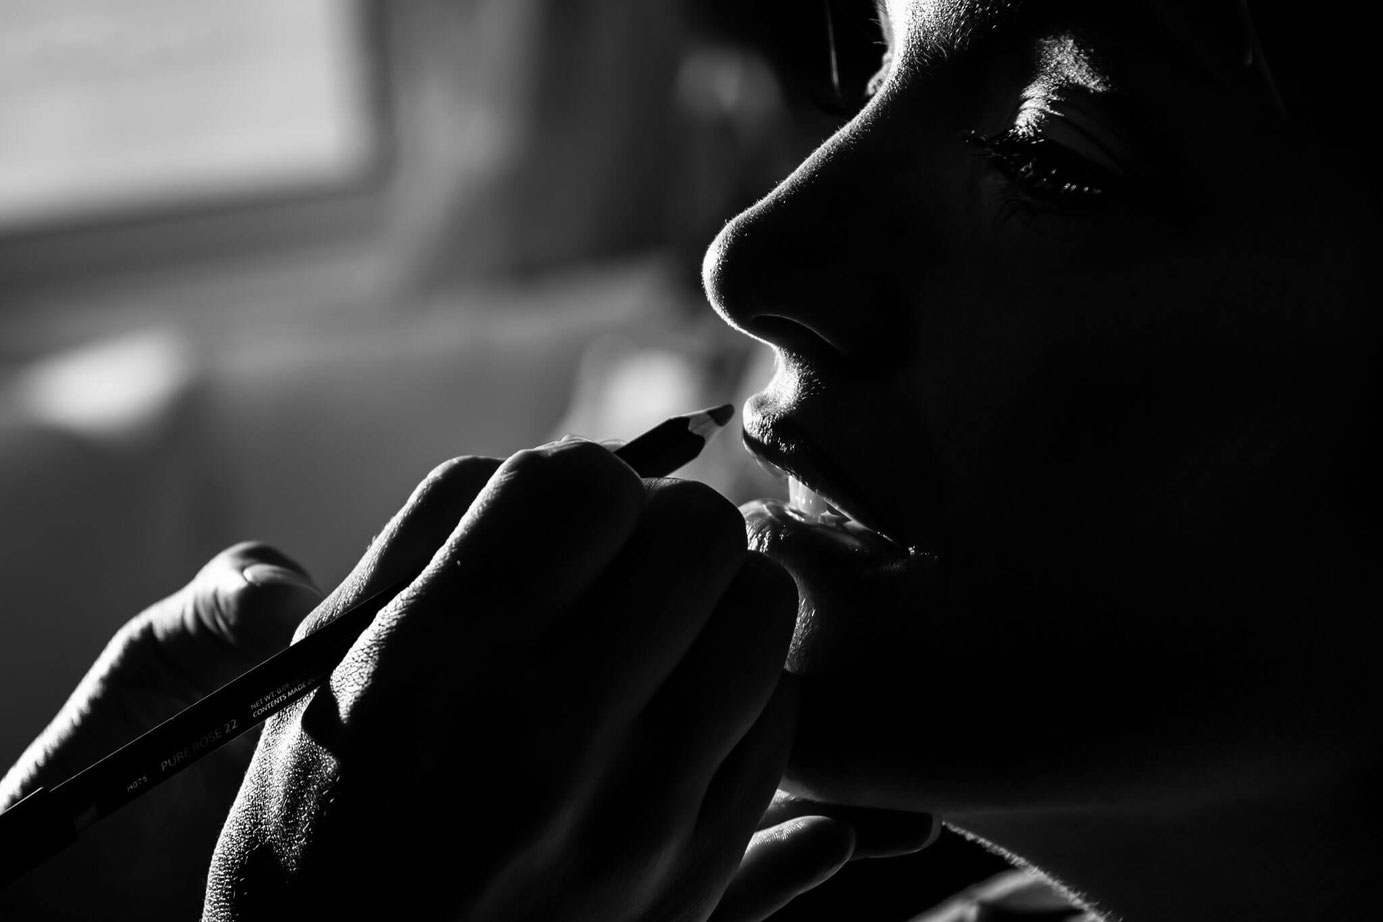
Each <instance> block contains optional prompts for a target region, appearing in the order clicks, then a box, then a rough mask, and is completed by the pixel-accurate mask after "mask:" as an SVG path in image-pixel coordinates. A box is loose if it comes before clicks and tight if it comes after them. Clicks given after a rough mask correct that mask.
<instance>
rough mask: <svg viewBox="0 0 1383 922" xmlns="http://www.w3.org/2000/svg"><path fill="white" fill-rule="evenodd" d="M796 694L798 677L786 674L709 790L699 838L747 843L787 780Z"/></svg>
mask: <svg viewBox="0 0 1383 922" xmlns="http://www.w3.org/2000/svg"><path fill="white" fill-rule="evenodd" d="M797 695H798V690H797V678H796V677H795V676H793V675H791V674H789V673H786V672H784V673H781V674H780V678H779V681H778V684H777V685H776V686H775V687H774V689H773V694H772V695H771V696H770V697H769V699H768V702H767V704H765V705H764V708H763V710H762V712H760V714H759V715H758V719H757V720H755V721H754V724H753V726H751V727H750V728H749V731H748V732H747V733H745V735H744V737H743V738H742V739H740V740H739V743H738V745H736V746H735V747H734V749H732V750H731V751H730V753H729V755H727V756H726V757H725V759H724V761H723V762H722V763H721V764H720V767H719V770H717V771H716V773H715V775H714V776H713V777H712V778H711V780H710V783H709V784H708V785H707V786H706V792H705V795H704V796H703V797H702V800H701V808H700V811H699V813H698V816H697V821H696V829H697V835H698V836H707V837H719V840H720V841H738V842H745V843H747V842H748V840H749V837H750V836H751V835H752V834H753V833H754V831H755V826H756V824H757V818H758V817H759V816H761V815H762V814H763V811H764V808H765V807H767V806H768V803H769V800H770V799H771V798H772V797H773V792H774V790H775V789H776V788H777V786H778V782H779V781H781V780H782V777H783V770H784V768H785V767H786V765H787V758H788V753H789V752H790V751H791V749H792V730H793V725H794V723H795V721H796V718H797Z"/></svg>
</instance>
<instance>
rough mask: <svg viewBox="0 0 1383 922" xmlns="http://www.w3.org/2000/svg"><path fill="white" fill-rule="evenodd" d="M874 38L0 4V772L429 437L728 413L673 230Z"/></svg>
mask: <svg viewBox="0 0 1383 922" xmlns="http://www.w3.org/2000/svg"><path fill="white" fill-rule="evenodd" d="M833 7H849V8H851V9H849V10H847V11H845V15H836V16H832V14H831V9H832V8H833ZM879 57H880V48H879V35H878V32H877V26H876V24H874V23H873V20H872V4H871V2H870V0H820V2H819V3H818V2H814V0H813V2H807V3H801V2H797V0H388V2H386V0H237V2H235V3H224V2H218V0H119V2H111V0H0V524H2V525H3V529H2V530H0V586H3V594H4V595H3V597H4V599H5V604H4V609H3V611H4V618H5V622H4V635H3V640H0V701H3V702H4V704H3V707H0V759H3V760H4V761H5V763H6V764H9V763H10V762H11V761H13V759H14V758H15V757H17V756H18V754H19V753H20V752H21V750H22V749H23V747H24V746H25V745H26V743H27V742H28V741H29V740H30V739H32V738H33V736H34V735H35V734H37V732H38V731H39V730H40V729H41V728H42V727H43V725H44V724H45V723H46V722H47V720H48V719H49V718H50V717H51V716H52V715H53V714H54V713H55V712H56V711H57V709H58V708H59V707H60V706H61V704H62V702H63V701H64V700H65V698H66V696H67V694H68V693H69V692H70V691H71V689H72V688H73V687H74V685H75V684H76V682H77V681H78V679H79V678H80V677H81V675H82V674H83V673H84V672H85V670H86V668H87V666H88V665H89V664H90V663H91V661H92V660H93V659H94V658H95V657H96V655H97V654H98V653H99V652H100V650H101V648H102V646H103V645H104V644H105V642H106V640H107V639H108V638H109V637H110V635H111V634H112V633H113V632H114V631H115V630H116V628H117V627H118V626H119V625H120V624H122V623H123V622H124V621H125V620H127V619H128V618H130V617H131V616H132V615H134V614H135V613H137V612H138V611H139V610H140V609H142V608H143V607H144V606H145V605H147V604H149V603H151V602H153V601H155V600H156V599H159V598H161V597H163V596H165V595H167V594H168V593H170V592H172V591H174V590H175V589H177V588H178V587H179V586H180V585H182V584H183V583H185V582H186V581H187V580H188V579H190V577H191V576H192V575H193V573H195V572H196V570H197V569H199V568H200V566H201V565H202V564H203V563H204V562H205V561H206V560H207V559H209V558H210V557H211V556H213V555H214V554H216V553H217V552H218V551H219V550H221V549H222V548H224V547H226V546H227V545H229V544H232V543H234V542H236V541H240V540H248V539H256V540H261V541H265V542H268V543H270V544H272V545H274V546H276V547H278V548H280V549H281V550H283V551H284V552H286V553H288V554H289V555H291V556H293V557H294V558H296V559H297V560H298V561H299V562H300V563H302V564H303V565H304V566H305V567H306V568H307V570H308V571H309V572H310V573H311V574H312V575H313V577H314V578H315V580H316V581H317V582H318V584H319V585H321V586H322V587H323V588H326V589H329V588H331V587H332V586H334V585H335V584H336V583H337V582H338V581H339V580H340V579H341V578H342V577H343V576H344V575H345V574H346V573H347V572H348V570H349V568H350V567H351V566H352V565H353V564H354V562H355V561H356V560H357V558H358V557H359V555H360V554H361V553H362V552H363V551H364V550H365V548H366V547H367V545H368V543H369V541H370V539H371V537H372V536H373V535H374V534H375V532H376V530H377V529H379V528H380V527H381V526H382V524H383V523H384V522H385V521H386V520H387V518H388V517H389V515H390V514H392V512H393V511H394V510H395V509H397V508H398V506H399V505H400V504H401V503H402V501H403V500H404V499H405V498H406V497H407V496H408V494H409V492H410V491H411V489H412V487H413V486H414V485H415V484H416V483H417V482H418V480H419V479H421V478H422V477H423V476H424V475H425V474H426V473H427V472H428V471H429V470H430V469H431V468H432V467H434V466H435V465H436V464H437V463H439V462H440V461H442V460H444V459H446V458H449V457H452V456H455V455H459V454H488V455H505V454H508V453H511V452H513V451H515V450H517V449H519V448H522V447H525V446H528V445H532V444H537V443H540V442H544V441H547V440H549V439H551V438H554V437H556V436H558V435H561V434H563V433H566V432H575V433H580V434H583V435H586V436H589V437H591V438H621V437H629V436H631V435H632V434H635V433H637V432H639V431H641V430H642V429H644V428H646V427H647V426H649V425H652V424H653V423H655V422H657V421H659V420H661V419H663V418H664V417H666V416H670V415H673V414H676V413H682V412H687V411H689V410H691V409H696V408H701V407H704V406H709V405H714V404H718V403H722V402H728V401H733V402H735V403H736V404H737V405H740V404H742V402H743V400H744V398H745V397H746V396H747V395H748V394H750V393H752V392H753V391H754V390H757V389H758V388H759V387H761V386H762V385H763V384H764V383H765V382H766V381H767V380H768V378H769V376H770V374H771V372H772V357H771V355H770V354H769V353H768V352H767V350H766V349H765V348H763V347H760V346H758V345H757V344H755V343H754V342H753V341H751V340H749V339H747V338H745V337H742V336H739V335H737V334H735V333H733V332H732V331H731V330H730V329H729V328H728V327H726V326H725V325H724V324H722V323H721V322H720V320H719V319H718V318H717V317H716V316H715V315H714V313H713V312H712V311H711V310H710V309H709V308H708V307H707V305H706V303H705V299H704V296H703V294H702V291H701V287H700V281H699V270H700V262H701V257H702V253H703V252H704V249H705V247H706V245H707V244H708V243H709V241H710V240H711V238H712V237H713V236H714V235H715V233H716V232H717V231H718V230H719V229H720V227H721V226H722V225H723V223H724V222H725V221H726V220H728V219H729V218H730V217H732V216H733V215H734V214H735V213H737V212H738V211H739V210H741V209H742V208H744V207H746V206H747V205H749V204H751V203H752V202H753V201H754V200H756V199H757V198H758V197H760V196H762V195H763V194H765V193H767V192H768V191H769V190H770V189H771V188H772V187H773V185H774V184H775V183H776V182H777V181H778V180H780V179H782V178H783V177H785V176H786V175H787V174H788V173H789V172H791V170H792V169H793V168H794V167H795V166H796V164H797V163H798V162H800V160H801V159H802V158H803V157H804V156H805V155H806V154H807V153H809V152H810V151H811V150H812V149H813V148H814V147H815V146H816V145H817V144H819V143H820V142H821V141H822V140H823V139H824V138H825V137H827V136H828V135H829V134H830V133H831V132H832V131H834V130H835V129H836V128H837V127H839V125H840V124H841V123H842V122H843V121H844V120H845V118H846V117H848V115H849V114H850V109H851V107H852V106H853V105H856V104H857V103H858V100H856V101H854V102H852V98H853V97H854V95H855V94H856V93H857V92H858V91H859V90H860V89H862V87H863V86H864V84H865V82H866V81H867V79H868V77H869V76H870V74H871V73H872V72H873V71H874V70H875V69H876V68H877V66H878V63H879ZM684 473H685V475H686V476H691V477H696V478H698V479H701V480H705V481H706V482H708V483H710V484H711V485H713V486H714V487H716V488H717V489H719V490H720V491H721V492H723V493H725V494H726V495H727V496H729V497H730V498H731V499H733V500H734V501H736V502H741V501H743V500H745V499H748V498H751V497H753V496H757V495H772V494H774V493H777V492H779V491H780V490H781V488H780V487H778V486H776V485H775V484H773V483H772V482H771V481H769V480H767V478H766V476H765V475H763V474H762V473H761V472H759V471H758V470H757V469H756V468H755V467H754V466H753V465H752V463H750V462H748V458H747V456H746V455H745V454H744V452H743V451H742V449H741V448H740V447H739V440H738V438H737V434H736V433H735V432H731V433H727V434H726V435H724V436H722V437H721V438H720V439H719V440H717V441H716V442H714V443H712V445H711V447H710V448H709V449H708V451H707V452H706V454H705V455H703V457H702V458H701V459H699V460H698V462H696V463H695V464H694V465H693V466H691V467H689V468H687V469H686V470H685V471H684ZM554 513H560V510H554ZM935 851H936V849H934V850H933V851H929V852H927V853H926V854H927V855H932V854H933V853H934V852H935ZM973 851H975V850H974V849H973V848H971V849H969V851H967V852H966V853H965V854H966V855H969V854H970V852H973ZM974 860H975V859H972V858H964V859H963V860H962V862H961V863H962V864H963V865H964V870H963V871H962V872H961V873H960V876H959V877H956V875H954V874H952V875H950V876H944V875H943V876H942V877H941V878H939V879H938V881H937V884H936V887H934V888H933V891H934V894H933V895H935V896H936V897H937V898H940V895H941V894H942V893H943V892H945V891H946V889H947V888H948V887H949V886H951V885H952V884H954V883H956V882H957V881H959V882H962V883H963V882H965V878H966V876H967V875H969V879H970V880H973V879H978V877H979V876H981V875H980V872H981V871H986V872H987V871H988V870H989V869H990V868H991V867H992V866H994V865H993V864H992V862H990V863H986V861H989V859H987V858H986V859H984V860H981V861H980V863H979V864H978V865H975V864H974ZM967 861H969V862H970V864H966V863H965V862H967ZM861 864H862V865H871V864H877V863H876V862H863V863H861ZM933 867H935V862H934V863H933ZM845 876H846V875H842V877H845ZM953 878H954V879H953ZM909 884H910V885H911V881H910V882H909ZM866 886H870V887H871V888H873V890H874V892H875V903H876V906H875V908H876V909H880V912H879V913H875V914H863V913H862V912H861V911H860V907H859V906H858V905H856V906H855V911H854V912H852V913H851V914H850V917H852V918H856V919H866V918H875V917H877V918H885V917H887V918H893V917H894V916H890V915H887V913H885V912H883V910H882V907H885V906H887V905H889V904H888V902H887V900H885V899H884V896H885V891H886V890H887V887H885V886H884V885H882V884H879V885H875V884H870V883H866ZM898 892H899V893H904V892H906V893H907V894H909V896H908V897H907V898H908V899H913V898H917V897H918V894H916V893H915V892H914V891H913V890H912V889H911V887H909V888H903V889H901V890H899V891H898ZM921 898H922V899H923V900H924V902H922V903H920V904H917V905H914V906H913V907H912V908H914V909H920V908H923V907H924V906H925V905H928V903H927V902H925V900H926V899H927V897H926V896H925V895H923V896H921ZM898 905H900V906H901V905H902V904H901V903H899V904H898ZM804 917H805V916H804ZM899 917H901V916H899Z"/></svg>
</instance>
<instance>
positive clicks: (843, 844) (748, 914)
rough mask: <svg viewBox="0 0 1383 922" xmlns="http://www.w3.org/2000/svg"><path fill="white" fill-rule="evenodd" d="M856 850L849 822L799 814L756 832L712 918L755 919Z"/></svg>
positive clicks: (728, 921)
mask: <svg viewBox="0 0 1383 922" xmlns="http://www.w3.org/2000/svg"><path fill="white" fill-rule="evenodd" d="M854 850H855V831H854V829H853V828H851V826H850V824H848V823H845V822H843V821H841V820H838V819H833V818H831V817H827V816H800V817H797V818H795V819H791V820H788V821H787V822H785V823H780V824H778V825H777V826H771V827H769V828H768V829H763V830H760V831H759V832H756V833H755V834H754V836H753V838H751V839H750V840H749V847H748V848H747V849H745V852H744V859H743V860H742V861H741V862H740V866H739V870H738V871H736V872H735V876H734V877H733V878H732V879H731V881H730V884H729V886H728V887H726V889H725V895H724V896H723V897H721V900H720V904H719V905H718V906H717V907H716V910H715V912H714V913H713V914H712V915H711V919H710V922H759V920H761V919H766V918H768V917H769V916H770V915H772V914H773V913H775V912H777V911H778V910H779V909H782V908H783V907H784V906H786V905H787V904H788V903H789V902H790V901H791V900H792V899H793V898H794V897H797V896H799V895H801V894H803V893H805V892H807V891H808V890H811V889H812V888H813V887H817V886H819V885H821V884H823V883H825V882H826V881H827V880H829V879H830V877H831V876H832V875H833V874H835V873H836V871H839V870H840V869H841V867H843V866H844V865H845V863H846V862H847V861H849V860H850V858H851V856H852V855H853V854H854Z"/></svg>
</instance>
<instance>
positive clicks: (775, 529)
mask: <svg viewBox="0 0 1383 922" xmlns="http://www.w3.org/2000/svg"><path fill="white" fill-rule="evenodd" d="M740 513H741V514H742V515H743V516H744V520H745V526H746V530H747V532H748V536H749V547H750V548H752V549H753V550H756V551H762V552H764V553H766V554H768V556H770V557H772V558H773V559H774V560H777V561H778V562H779V563H781V564H783V565H784V566H786V567H787V568H788V569H789V570H792V571H794V572H795V573H796V574H797V575H799V576H808V575H810V574H811V573H813V572H815V571H818V570H819V569H820V568H823V567H824V568H829V569H831V570H839V569H842V568H844V569H851V570H860V571H866V572H871V573H877V572H880V571H911V570H920V569H924V568H927V567H930V566H931V565H932V564H934V563H935V561H936V558H934V557H932V556H930V555H927V554H909V553H908V552H907V551H904V550H902V549H900V548H899V547H898V546H897V545H896V544H894V543H893V542H891V541H889V540H888V539H886V538H884V537H882V536H880V535H878V534H875V533H874V532H871V531H869V530H868V529H865V528H862V527H860V526H858V525H855V524H853V523H851V524H848V525H832V524H822V523H818V522H812V521H808V520H807V519H805V518H803V517H802V516H801V515H800V514H798V513H797V512H796V511H795V510H793V509H792V508H791V507H790V506H788V505H787V504H786V503H783V502H782V501H780V500H773V499H756V500H752V501H751V502H748V503H745V504H744V505H743V506H741V507H740Z"/></svg>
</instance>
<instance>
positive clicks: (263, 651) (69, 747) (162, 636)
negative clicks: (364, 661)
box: [0, 543, 321, 920]
mask: <svg viewBox="0 0 1383 922" xmlns="http://www.w3.org/2000/svg"><path fill="white" fill-rule="evenodd" d="M320 597H321V596H320V593H319V592H317V590H316V589H315V588H314V587H313V586H312V584H311V582H310V581H309V580H308V578H307V577H306V576H305V575H304V574H303V572H302V570H301V569H300V568H299V567H298V566H297V564H295V563H293V562H292V561H291V560H289V559H288V558H287V557H285V556H283V555H282V554H280V553H278V552H277V551H275V550H273V549H271V548H268V547H265V546H264V545H260V544H249V543H246V544H238V545H236V546H234V547H232V548H229V549H228V550H226V551H223V552H222V553H220V554H218V555H217V556H216V557H214V558H213V559H212V560H211V562H210V563H208V564H207V565H206V566H205V567H203V568H202V570H201V572H199V573H198V574H197V575H196V577H195V578H194V579H193V580H192V582H190V583H188V584H187V585H186V586H184V587H183V588H182V589H180V590H179V591H178V592H176V593H174V594H173V595H171V596H169V597H168V598H166V599H164V600H163V601H161V602H158V603H156V604H154V605H152V606H150V607H149V608H148V609H146V610H145V611H144V612H143V613H141V614H140V615H138V616H137V617H135V618H134V619H133V620H131V621H130V622H128V623H127V624H125V626H124V627H122V628H121V629H120V630H119V632H117V633H116V635H115V636H114V637H113V638H112V639H111V641H110V643H109V644H107V646H106V649H105V651H104V652H103V653H102V654H101V656H100V657H99V658H98V659H97V661H96V662H95V664H94V665H92V667H91V669H90V670H89V671H88V672H87V674H86V677H85V678H83V679H82V681H81V683H80V684H79V685H78V686H77V688H76V690H75V691H74V692H73V693H72V695H71V697H70V698H69V699H68V701H67V704H66V705H64V707H63V709H62V710H61V711H60V712H59V713H58V715H57V717H55V718H54V719H53V721H52V722H51V723H50V724H49V725H48V727H47V729H45V730H44V731H43V733H41V734H40V735H39V736H38V738H37V739H35V740H34V742H33V743H32V744H30V746H29V747H28V749H27V750H25V752H24V754H23V755H22V756H21V757H20V759H19V761H18V762H16V763H15V765H14V767H13V768H11V769H10V770H9V772H8V773H7V774H6V775H5V778H4V780H3V781H0V807H8V806H9V805H10V804H13V803H14V802H16V801H18V800H20V799H22V798H23V797H24V796H25V795H27V794H28V793H29V792H30V791H32V790H33V789H34V788H36V787H40V786H46V787H49V788H51V787H53V786H54V785H56V784H58V783H60V782H62V781H64V780H66V779H67V778H69V777H71V776H72V775H74V774H76V773H77V772H79V771H81V770H82V769H84V768H86V767H87V766H88V765H90V764H92V763H93V762H95V761H97V760H98V759H100V758H102V757H103V756H105V755H107V754H109V753H110V752H113V751H114V750H116V749H118V748H119V747H120V746H122V745H124V744H125V743H127V742H129V741H130V740H132V739H134V738H135V737H137V736H139V735H140V734H142V733H144V732H145V731H147V730H149V729H151V728H153V727H154V726H156V725H158V724H159V723H162V722H163V721H164V720H166V719H167V718H169V717H171V716H172V715H173V714H175V713H177V712H178V711H180V710H182V709H183V708H185V707H187V706H188V705H190V704H192V703H193V702H195V701H197V700H198V699H200V698H202V697H203V696H205V695H207V694H209V693H211V692H212V691H214V690H215V689H217V688H219V687H220V686H221V685H223V684H225V683H226V682H228V681H230V680H231V679H233V678H235V677H236V676H238V675H240V674H241V673H242V672H244V671H246V670H247V669H250V668H251V667H253V666H255V665H257V664H258V663H259V662H261V661H262V660H264V659H267V658H268V657H269V656H271V655H273V654H274V653H276V652H278V651H279V650H280V649H282V648H283V647H284V646H286V645H287V643H288V640H289V638H290V637H291V636H292V633H293V629H294V628H295V627H296V626H297V624H298V623H299V622H300V621H301V620H302V618H303V617H304V616H305V615H306V614H307V613H308V612H309V611H311V610H312V607H313V606H314V605H316V604H317V602H318V601H319V600H320ZM255 736H256V734H254V733H253V732H252V733H247V734H246V735H245V736H242V737H241V738H240V739H237V740H234V741H232V742H231V743H229V744H228V745H226V746H223V747H221V748H220V749H219V750H217V751H216V752H214V753H212V754H210V755H208V756H207V757H206V758H205V759H203V760H202V762H201V763H199V764H198V765H197V766H196V767H195V768H194V769H191V770H189V771H185V772H182V773H181V774H179V775H177V776H176V777H173V778H171V779H169V780H168V781H167V782H166V783H165V784H163V785H160V786H159V787H157V788H155V789H153V790H151V791H149V792H148V793H146V794H145V795H144V796H143V797H141V798H139V799H138V800H136V801H134V802H133V803H131V804H129V805H127V806H125V807H124V808H122V809H121V810H120V811H119V812H117V813H115V814H114V815H112V816H110V817H108V818H107V819H105V820H102V821H101V822H100V823H97V824H96V825H94V826H92V827H91V828H90V829H88V830H86V831H85V832H84V833H83V834H82V835H81V837H80V838H79V839H78V840H77V842H75V843H74V844H73V845H72V846H70V847H69V848H68V849H67V850H66V851H64V852H62V853H61V854H59V855H57V856H55V857H54V858H52V859H51V860H49V861H48V862H47V863H46V864H44V865H42V866H40V867H38V868H35V869H34V870H32V871H30V872H29V873H28V874H27V875H25V876H24V877H22V878H20V879H19V880H18V881H16V882H15V883H13V884H12V885H10V886H9V887H8V888H6V889H5V890H4V891H3V892H0V915H3V916H5V918H11V917H15V918H24V917H30V918H42V919H83V920H85V919H117V918H118V919H135V918H139V919H144V918H187V917H190V916H192V915H193V914H195V913H196V911H197V908H198V907H199V906H201V904H202V897H203V893H204V892H205V887H206V865H207V859H208V857H209V856H210V854H211V851H212V848H213V847H214V846H215V844H216V837H217V834H218V833H219V831H220V829H221V825H222V823H223V822H224V821H225V818H226V811H227V809H229V807H230V805H231V803H232V801H233V800H234V798H235V792H236V789H237V788H238V787H239V785H240V779H241V777H242V776H243V774H244V771H245V766H247V765H248V764H249V761H250V756H251V755H252V754H253V752H254V741H255ZM77 882H80V886H74V884H75V883H77Z"/></svg>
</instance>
